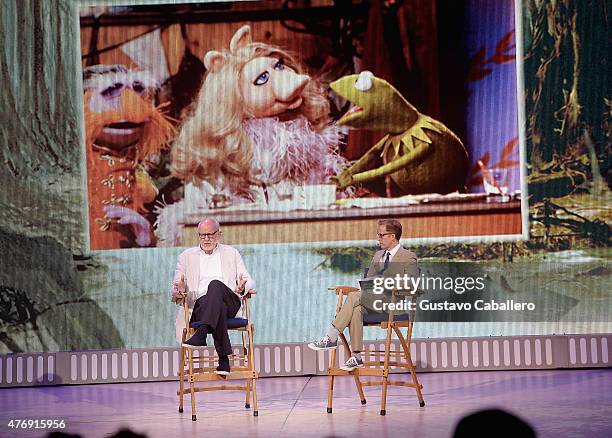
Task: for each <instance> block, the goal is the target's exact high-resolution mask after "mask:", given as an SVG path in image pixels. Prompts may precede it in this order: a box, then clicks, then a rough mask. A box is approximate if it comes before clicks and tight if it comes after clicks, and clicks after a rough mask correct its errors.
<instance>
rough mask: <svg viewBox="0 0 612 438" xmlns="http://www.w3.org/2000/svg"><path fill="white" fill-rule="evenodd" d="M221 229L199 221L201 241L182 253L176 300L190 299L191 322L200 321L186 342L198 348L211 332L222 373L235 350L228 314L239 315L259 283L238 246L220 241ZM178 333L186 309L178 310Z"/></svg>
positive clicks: (176, 275)
mask: <svg viewBox="0 0 612 438" xmlns="http://www.w3.org/2000/svg"><path fill="white" fill-rule="evenodd" d="M220 237H221V229H220V226H219V223H218V222H217V221H216V220H214V219H205V220H203V221H202V222H200V223H199V224H198V238H199V242H200V243H199V245H198V246H196V247H193V248H189V249H187V250H185V251H183V252H182V253H181V254H180V255H179V257H178V263H177V265H176V271H175V272H174V281H173V283H172V301H173V302H175V303H180V302H181V300H182V298H186V299H187V303H188V304H189V308H190V310H191V320H190V322H195V321H199V322H200V326H199V328H198V329H197V331H196V333H195V334H194V335H193V336H192V337H191V338H189V339H188V340H187V341H185V343H184V344H183V346H184V347H187V348H194V347H199V346H203V345H206V338H207V335H208V334H209V333H210V334H212V336H213V339H214V343H215V349H216V350H217V354H218V355H219V366H218V367H217V373H218V374H225V375H226V374H229V371H230V365H229V358H228V355H230V354H231V353H232V346H231V344H230V339H229V335H228V333H227V318H233V317H235V316H236V314H237V313H238V311H239V310H240V307H241V300H240V297H241V296H242V295H243V294H244V293H245V291H249V290H251V289H253V288H254V287H255V282H254V281H253V279H252V278H251V276H250V275H249V272H248V271H247V269H246V267H245V266H244V261H243V260H242V256H241V255H240V253H239V252H238V250H237V249H235V248H233V247H231V246H229V245H223V244H221V243H219V238H220ZM176 322H177V333H182V330H183V328H184V326H185V322H184V318H183V313H182V311H181V310H180V309H179V312H178V314H177V319H176Z"/></svg>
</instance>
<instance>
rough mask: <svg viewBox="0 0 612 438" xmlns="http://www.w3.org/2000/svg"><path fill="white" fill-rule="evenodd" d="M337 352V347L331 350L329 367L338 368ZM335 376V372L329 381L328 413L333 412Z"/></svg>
mask: <svg viewBox="0 0 612 438" xmlns="http://www.w3.org/2000/svg"><path fill="white" fill-rule="evenodd" d="M336 352H337V349H334V350H332V351H331V355H330V358H329V368H328V369H332V368H336ZM334 377H335V376H334V375H333V374H331V375H330V376H329V382H328V385H327V413H328V414H331V413H332V404H333V398H334Z"/></svg>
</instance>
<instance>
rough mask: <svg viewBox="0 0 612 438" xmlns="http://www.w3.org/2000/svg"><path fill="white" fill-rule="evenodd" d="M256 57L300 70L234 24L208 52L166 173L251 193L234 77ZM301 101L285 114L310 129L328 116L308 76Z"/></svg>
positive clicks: (249, 153) (249, 156)
mask: <svg viewBox="0 0 612 438" xmlns="http://www.w3.org/2000/svg"><path fill="white" fill-rule="evenodd" d="M258 57H275V58H276V57H278V58H279V59H282V60H283V63H284V64H285V65H286V66H288V67H289V68H291V69H293V70H295V71H296V73H298V74H300V73H302V72H303V71H304V69H303V68H302V66H301V65H300V64H299V63H298V61H297V60H296V58H295V57H294V56H293V55H292V54H291V53H290V52H288V51H286V50H283V49H281V48H280V47H276V46H273V45H269V44H265V43H253V42H251V37H250V28H249V26H243V27H242V28H240V29H239V30H238V31H237V32H236V34H235V35H234V37H233V38H232V41H231V43H230V49H229V50H226V49H225V50H223V51H222V52H218V51H211V52H208V53H207V54H206V56H205V58H204V64H205V66H206V68H207V70H208V72H207V74H206V76H205V79H204V82H203V85H202V87H201V89H200V92H199V94H198V97H197V99H196V101H195V104H194V105H193V106H192V108H191V111H190V114H189V115H188V116H187V117H186V118H185V121H184V123H183V125H182V127H181V130H180V133H179V135H178V137H177V139H176V141H175V142H174V145H173V148H172V153H171V156H172V164H171V171H172V173H173V174H174V175H175V176H176V177H178V178H180V179H183V180H185V181H188V182H194V183H199V182H201V181H208V182H210V183H211V184H213V185H214V186H219V187H224V188H228V189H229V190H230V191H231V192H232V193H234V194H237V195H239V196H245V197H251V196H252V193H251V190H250V188H249V186H251V185H253V184H258V179H257V175H255V174H253V173H254V172H253V170H252V169H253V167H252V165H251V162H252V160H253V149H252V145H251V140H250V138H249V136H248V135H247V134H246V132H245V130H244V128H243V125H242V123H243V121H244V120H245V119H247V118H251V117H252V116H251V115H250V114H248V113H247V112H246V111H245V109H244V105H243V99H242V96H241V95H240V90H239V86H238V81H239V80H240V72H241V70H242V67H243V66H244V65H245V64H246V63H247V62H249V61H251V60H252V59H255V58H258ZM302 98H303V103H302V104H301V105H300V107H299V108H297V109H295V110H293V113H294V114H290V116H291V117H297V116H303V117H305V118H306V119H307V120H308V121H309V123H310V125H311V127H312V129H313V130H315V132H321V131H323V130H324V129H325V127H326V126H327V124H328V121H329V102H328V100H327V98H326V96H325V94H324V93H323V87H322V86H321V85H320V84H319V83H318V82H317V81H315V80H310V81H309V83H308V85H307V86H306V88H305V89H304V91H303V93H302Z"/></svg>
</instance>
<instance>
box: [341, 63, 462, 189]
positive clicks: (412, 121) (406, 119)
mask: <svg viewBox="0 0 612 438" xmlns="http://www.w3.org/2000/svg"><path fill="white" fill-rule="evenodd" d="M330 86H331V88H332V90H334V91H335V92H336V94H338V95H339V96H341V97H342V98H344V99H346V100H348V101H350V102H351V103H352V104H353V106H352V108H351V109H350V110H349V111H348V112H347V113H346V114H345V115H344V116H343V117H342V118H340V119H339V120H338V122H337V123H338V125H341V126H342V125H344V126H348V127H350V128H356V129H368V130H374V131H382V132H385V133H386V135H385V136H384V137H383V138H382V139H381V140H380V141H379V142H378V143H376V144H375V145H374V147H372V148H371V149H370V150H369V151H367V152H366V153H365V154H364V155H363V156H362V157H361V158H360V159H359V160H357V161H356V162H355V163H354V164H353V165H351V166H350V167H348V168H346V169H344V170H343V171H342V172H341V173H340V174H339V175H338V176H337V177H335V178H334V180H335V182H336V183H337V185H338V186H339V188H341V189H342V188H345V187H347V186H349V185H351V184H355V183H363V182H371V181H375V180H377V179H380V178H382V179H384V178H385V177H386V176H389V179H390V182H388V184H390V186H391V187H392V190H389V187H388V189H387V193H392V194H393V195H396V196H398V195H399V196H401V195H406V194H420V193H441V194H445V193H450V192H454V191H463V190H464V189H465V186H464V184H465V178H466V175H467V172H468V166H469V159H468V153H467V151H466V149H465V147H464V146H463V144H462V143H461V140H459V138H458V137H457V136H456V135H455V134H454V133H453V132H452V131H451V130H450V129H448V128H447V127H446V126H444V125H443V124H442V123H440V122H438V121H437V120H434V119H432V118H431V117H428V116H426V115H424V114H421V113H419V112H418V111H417V110H416V108H415V107H414V106H412V105H411V104H410V103H409V102H408V101H407V100H406V99H404V97H403V96H402V95H401V94H400V93H399V92H398V91H397V90H396V89H395V88H394V87H393V86H392V85H391V84H389V83H388V82H387V81H385V80H383V79H380V78H377V77H375V76H374V75H373V74H372V73H371V72H369V71H364V72H362V73H361V74H359V75H357V74H354V75H349V76H344V77H342V78H340V79H338V80H337V81H335V82H333V83H332V84H331V85H330ZM381 164H382V165H381Z"/></svg>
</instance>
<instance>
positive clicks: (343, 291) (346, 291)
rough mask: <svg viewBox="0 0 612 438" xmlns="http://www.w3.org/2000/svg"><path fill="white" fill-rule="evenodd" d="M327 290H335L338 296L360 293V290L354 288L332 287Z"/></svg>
mask: <svg viewBox="0 0 612 438" xmlns="http://www.w3.org/2000/svg"><path fill="white" fill-rule="evenodd" d="M327 290H333V291H334V292H335V293H336V294H350V293H352V292H359V291H360V289H359V288H356V287H353V286H331V287H328V288H327Z"/></svg>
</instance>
